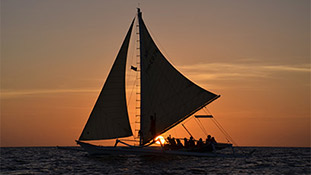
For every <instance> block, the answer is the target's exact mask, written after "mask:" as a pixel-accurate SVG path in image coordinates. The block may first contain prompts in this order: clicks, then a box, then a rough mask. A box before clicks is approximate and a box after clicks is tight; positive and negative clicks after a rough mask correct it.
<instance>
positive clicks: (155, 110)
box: [138, 10, 219, 144]
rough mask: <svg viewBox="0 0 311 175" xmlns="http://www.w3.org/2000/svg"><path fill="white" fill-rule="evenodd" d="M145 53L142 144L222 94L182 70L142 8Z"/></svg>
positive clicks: (140, 23)
mask: <svg viewBox="0 0 311 175" xmlns="http://www.w3.org/2000/svg"><path fill="white" fill-rule="evenodd" d="M138 20H139V33H140V55H141V61H140V62H141V131H140V134H141V139H142V143H141V144H146V143H148V142H149V141H150V140H152V139H153V138H154V137H155V136H156V135H159V134H161V133H163V132H165V131H167V130H169V129H170V128H172V127H173V126H175V125H177V124H178V123H180V122H181V121H183V120H184V119H186V118H187V117H189V116H190V115H191V114H193V113H194V112H196V111H197V110H199V109H201V108H202V107H204V106H205V105H207V104H208V103H210V102H212V101H213V100H215V99H216V98H218V97H219V96H217V95H216V94H213V93H211V92H208V91H206V90H204V89H202V88H201V87H199V86H197V85H196V84H194V83H193V82H191V81H190V80H189V79H187V78H186V77H184V76H183V75H182V74H181V73H179V72H178V71H177V70H176V69H175V68H174V67H173V66H172V65H171V64H170V63H169V62H168V61H167V59H166V58H165V57H164V56H163V55H162V53H161V52H160V51H159V49H158V48H157V46H156V45H155V43H154V41H153V40H152V38H151V36H150V34H149V32H148V30H147V28H146V26H145V24H144V22H143V20H142V16H141V12H140V11H139V10H138Z"/></svg>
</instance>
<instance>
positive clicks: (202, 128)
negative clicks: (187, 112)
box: [194, 118, 208, 136]
mask: <svg viewBox="0 0 311 175" xmlns="http://www.w3.org/2000/svg"><path fill="white" fill-rule="evenodd" d="M194 120H195V121H196V122H197V124H198V125H199V127H200V128H201V130H202V131H203V132H204V134H205V135H206V136H207V135H208V134H207V132H206V130H205V129H204V127H202V126H201V125H200V123H199V122H198V119H197V118H194Z"/></svg>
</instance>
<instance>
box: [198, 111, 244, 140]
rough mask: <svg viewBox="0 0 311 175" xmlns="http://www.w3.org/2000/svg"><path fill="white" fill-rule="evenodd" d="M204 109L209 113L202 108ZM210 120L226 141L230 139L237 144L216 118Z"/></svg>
mask: <svg viewBox="0 0 311 175" xmlns="http://www.w3.org/2000/svg"><path fill="white" fill-rule="evenodd" d="M203 109H204V110H205V112H207V113H209V114H211V112H210V111H209V110H208V109H207V108H206V107H204V108H203ZM213 119H214V120H213ZM212 121H213V122H214V124H215V125H216V126H217V127H218V129H219V130H220V131H221V132H222V133H223V134H224V135H225V137H226V139H227V141H229V140H231V141H232V142H233V143H234V144H235V145H238V144H237V143H236V142H235V141H234V139H233V138H232V137H231V136H230V135H229V134H228V133H227V131H226V130H225V129H224V128H223V127H222V126H221V124H220V123H219V122H218V121H217V120H216V118H215V117H213V118H212Z"/></svg>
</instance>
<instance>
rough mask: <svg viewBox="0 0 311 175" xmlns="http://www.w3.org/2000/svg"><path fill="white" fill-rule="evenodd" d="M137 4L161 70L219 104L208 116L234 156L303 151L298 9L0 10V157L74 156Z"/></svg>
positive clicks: (300, 5) (96, 0) (303, 65)
mask: <svg viewBox="0 0 311 175" xmlns="http://www.w3.org/2000/svg"><path fill="white" fill-rule="evenodd" d="M138 2H140V7H141V9H142V12H143V18H144V20H145V23H146V25H147V27H148V29H149V30H150V33H151V35H152V37H153V38H154V40H155V42H156V43H157V45H158V46H159V48H160V50H161V51H162V53H163V54H164V55H165V56H166V57H167V59H168V60H169V61H170V62H171V63H172V64H174V66H175V67H176V68H177V69H178V70H179V71H181V72H182V73H183V74H184V75H185V76H187V77H188V78H190V79H191V80H193V81H194V82H195V83H197V84H198V85H200V86H201V87H203V88H205V89H207V90H210V91H212V92H215V93H217V94H220V95H221V98H219V99H217V100H216V101H215V102H213V103H212V104H210V105H209V106H208V109H209V110H210V111H211V112H212V114H213V115H214V116H215V118H216V119H217V121H219V122H220V123H221V124H222V126H223V127H224V128H225V129H226V131H227V132H228V133H229V134H230V135H231V136H232V137H233V139H234V140H235V141H236V142H237V143H238V145H239V146H310V97H311V95H310V72H311V71H310V1H308V0H300V1H291V0H288V1H287V0H273V1H270V0H258V1H247V0H235V1H225V0H220V1H209V0H206V1H199V0H195V1H177V0H172V1H156V2H153V1H121V0H116V1H100V0H91V1H83V0H81V1H80V0H67V1H60V0H59V1H58V0H53V1H52V0H50V1H35V0H24V1H17V0H2V1H1V146H55V145H75V143H74V140H75V139H77V138H78V137H79V135H80V133H81V131H82V129H83V127H84V124H85V122H86V120H87V119H88V116H89V114H90V112H91V110H92V107H93V105H94V103H95V101H96V98H97V96H98V94H99V92H100V90H101V88H102V85H103V83H104V81H105V79H106V76H107V74H108V72H109V69H110V68H111V66H112V63H113V61H114V59H115V56H116V54H117V52H118V50H119V48H120V45H121V43H122V41H123V39H124V37H125V34H126V32H127V29H128V27H129V25H130V22H131V20H132V19H133V17H134V15H135V13H136V6H137V3H138ZM132 46H133V45H132ZM133 57H134V56H133V53H130V54H129V59H128V60H129V65H134V64H135V60H134V59H133ZM129 75H130V76H129V77H130V78H131V79H130V80H129V82H128V83H127V84H128V89H129V90H128V91H129V92H130V91H131V86H132V81H133V76H134V75H133V72H129ZM129 94H130V93H128V95H129ZM131 99H132V100H133V99H134V97H132V98H131ZM130 107H131V108H133V102H130ZM130 112H131V114H133V110H131V109H130ZM131 116H133V115H131ZM131 119H132V118H131ZM132 122H133V121H132ZM201 122H202V123H203V124H204V125H205V126H206V127H205V129H206V130H207V131H208V132H209V133H211V134H213V135H214V136H216V139H217V140H220V141H225V139H224V138H223V136H222V135H221V133H220V132H219V131H218V130H217V128H215V126H213V123H212V122H211V121H209V120H208V119H204V120H201ZM185 125H186V126H187V128H188V129H189V130H190V131H191V133H193V135H194V136H195V137H196V138H199V137H204V134H203V132H202V131H201V130H200V129H199V127H198V125H197V124H196V123H195V121H194V120H189V121H188V122H187V123H186V124H185ZM169 134H172V135H175V136H176V137H184V136H188V135H187V133H186V132H185V131H184V130H183V129H182V128H181V127H180V126H179V127H176V128H175V129H172V130H171V131H170V133H169Z"/></svg>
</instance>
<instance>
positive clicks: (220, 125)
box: [214, 118, 238, 146]
mask: <svg viewBox="0 0 311 175" xmlns="http://www.w3.org/2000/svg"><path fill="white" fill-rule="evenodd" d="M214 120H215V121H216V122H217V123H218V124H219V126H220V127H221V128H222V130H223V131H224V132H225V133H226V134H227V135H228V136H229V138H230V139H231V141H232V142H233V143H234V144H235V145H237V146H238V144H237V143H236V142H235V141H234V139H233V138H232V137H231V136H230V135H229V134H228V133H227V131H226V130H225V129H224V128H223V127H222V126H221V125H220V123H219V122H218V121H217V120H216V119H215V118H214Z"/></svg>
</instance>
